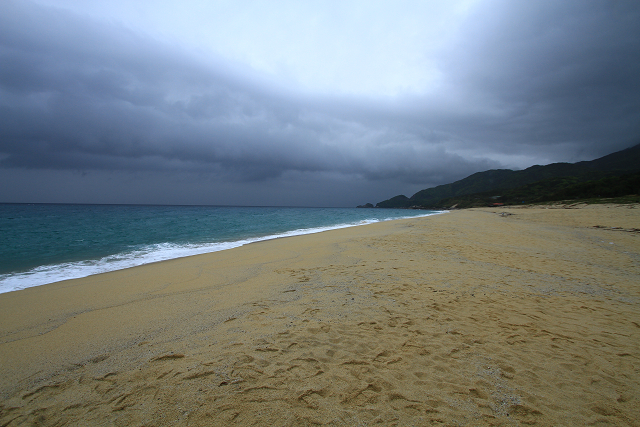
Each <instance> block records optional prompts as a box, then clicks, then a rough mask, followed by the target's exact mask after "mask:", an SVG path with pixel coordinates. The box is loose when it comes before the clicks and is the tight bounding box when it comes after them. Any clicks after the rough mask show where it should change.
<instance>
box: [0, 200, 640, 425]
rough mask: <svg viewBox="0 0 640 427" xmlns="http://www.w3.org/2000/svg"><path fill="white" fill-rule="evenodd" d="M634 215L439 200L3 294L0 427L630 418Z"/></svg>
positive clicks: (636, 365)
mask: <svg viewBox="0 0 640 427" xmlns="http://www.w3.org/2000/svg"><path fill="white" fill-rule="evenodd" d="M576 207H579V206H576ZM494 211H495V212H494ZM500 212H510V213H512V214H513V215H509V216H501V215H499V213H500ZM594 226H600V227H601V228H596V227H594ZM611 227H619V228H618V229H614V228H611ZM634 229H640V207H638V206H631V207H624V206H623V207H620V206H589V207H583V208H582V209H533V208H531V209H500V210H492V209H477V210H464V211H454V212H451V213H448V214H443V215H438V216H435V217H429V218H422V219H411V220H399V221H392V222H386V223H378V224H373V225H367V226H362V227H354V228H349V229H342V230H335V231H329V232H324V233H320V234H316V235H308V236H299V237H294V238H287V239H278V240H273V241H268V242H261V243H256V244H251V245H248V246H245V247H242V248H237V249H233V250H229V251H224V252H218V253H213V254H207V255H201V256H194V257H189V258H183V259H179V260H173V261H168V262H162V263H158V264H153V265H148V266H142V267H137V268H132V269H128V270H123V271H118V272H113V273H108V274H102V275H98V276H93V277H89V278H85V279H78V280H72V281H67V282H60V283H57V284H52V285H46V286H42V287H38V288H31V289H26V290H23V291H18V292H12V293H8V294H2V295H0V313H1V314H0V316H1V318H0V336H1V339H0V363H1V366H2V370H1V374H0V426H17V425H43V426H54V425H56V426H59V425H82V426H85V425H86V426H101V425H105V426H111V425H115V426H143V425H144V426H174V425H175V426H187V425H189V426H199V425H259V426H280V425H292V426H293V425H315V424H327V425H336V426H341V425H344V426H358V425H374V424H379V425H451V426H453V425H469V426H476V425H504V426H519V425H549V426H552V425H553V426H555V425H566V426H577V425H623V426H626V425H629V426H638V425H640V410H639V408H640V304H639V303H640V233H639V232H638V231H637V230H635V231H634Z"/></svg>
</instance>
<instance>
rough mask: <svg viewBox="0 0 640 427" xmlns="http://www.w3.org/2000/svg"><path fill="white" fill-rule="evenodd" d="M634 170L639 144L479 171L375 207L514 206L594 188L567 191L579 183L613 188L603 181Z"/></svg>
mask: <svg viewBox="0 0 640 427" xmlns="http://www.w3.org/2000/svg"><path fill="white" fill-rule="evenodd" d="M634 171H640V144H638V145H636V146H634V147H631V148H627V149H626V150H622V151H618V152H616V153H612V154H609V155H607V156H604V157H601V158H599V159H595V160H591V161H586V162H578V163H552V164H550V165H546V166H539V165H535V166H531V167H529V168H527V169H524V170H521V171H513V170H509V169H495V170H488V171H485V172H478V173H475V174H473V175H470V176H468V177H466V178H464V179H461V180H459V181H456V182H453V183H451V184H445V185H439V186H437V187H433V188H428V189H425V190H421V191H418V192H417V193H416V194H414V195H413V196H411V197H406V196H402V195H401V196H395V197H393V198H391V199H388V200H385V201H382V202H380V203H378V204H377V205H376V207H379V208H408V207H414V206H418V207H425V208H442V207H444V205H447V204H448V203H449V204H448V205H447V206H452V205H454V204H456V203H461V204H462V205H468V204H470V203H471V200H472V199H473V198H470V197H464V196H470V195H474V197H475V200H476V202H475V203H485V204H486V203H490V202H491V201H493V202H501V203H507V200H509V202H508V203H513V201H517V199H521V200H519V201H517V203H521V202H522V201H525V200H533V199H536V200H538V199H545V200H547V199H548V198H549V197H559V196H553V195H554V194H558V195H559V194H560V192H562V191H565V192H567V193H566V194H573V193H571V191H578V190H577V188H583V189H586V188H591V189H594V188H596V187H593V186H592V187H589V186H588V185H587V186H586V187H575V189H574V190H571V191H570V190H569V189H571V188H573V187H574V186H579V185H581V184H585V185H586V183H592V184H589V185H595V184H593V183H595V182H601V183H600V184H598V185H601V186H602V185H607V184H606V183H608V184H611V185H613V181H606V179H608V178H611V179H613V178H615V177H619V176H621V175H626V174H629V173H630V172H634ZM603 180H604V181H603ZM584 191H586V190H584ZM593 191H595V189H594V190H593ZM635 191H636V192H637V191H638V190H637V189H636V190H635ZM585 194H586V193H585ZM629 194H631V193H629ZM602 197H606V196H602ZM498 199H500V200H498ZM554 200H557V199H554Z"/></svg>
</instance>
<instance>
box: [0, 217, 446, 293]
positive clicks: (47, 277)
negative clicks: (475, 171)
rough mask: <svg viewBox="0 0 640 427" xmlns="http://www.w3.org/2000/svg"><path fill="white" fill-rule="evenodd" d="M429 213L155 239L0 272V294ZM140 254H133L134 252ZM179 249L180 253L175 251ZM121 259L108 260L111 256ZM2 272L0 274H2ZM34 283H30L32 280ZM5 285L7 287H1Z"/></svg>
mask: <svg viewBox="0 0 640 427" xmlns="http://www.w3.org/2000/svg"><path fill="white" fill-rule="evenodd" d="M433 212H434V213H431V214H424V215H417V216H407V217H404V218H392V219H376V220H375V221H374V220H364V221H361V222H363V223H339V224H334V225H331V226H320V227H310V228H302V229H294V230H289V231H285V232H281V233H275V234H269V235H265V236H257V237H249V238H243V239H238V240H229V241H220V242H212V243H201V244H173V243H159V244H152V245H150V246H154V247H162V246H164V245H170V246H172V247H171V248H169V249H156V250H153V251H151V252H145V251H143V250H135V251H132V252H121V253H115V254H111V255H107V256H104V257H101V258H98V259H86V260H80V261H71V262H64V263H58V264H45V265H40V266H38V267H35V268H32V269H30V270H28V271H19V272H12V273H5V274H0V294H2V293H7V292H15V291H19V290H22V289H28V288H31V287H36V286H43V285H48V284H51V283H56V282H62V281H66V280H74V279H81V278H85V277H89V276H93V275H97V274H104V273H109V272H112V271H119V270H125V269H128V268H134V267H139V266H141V265H147V264H153V263H156V262H164V261H169V260H172V259H179V258H185V257H189V256H196V255H202V254H207V253H213V252H219V251H225V250H230V249H235V248H237V247H241V246H245V245H248V244H252V243H256V242H262V241H268V240H274V239H281V238H285V237H295V236H304V235H308V234H315V233H322V232H325V231H331V230H339V229H342V228H349V227H358V226H361V225H369V224H375V223H377V222H386V221H395V220H396V219H409V218H422V217H427V216H432V215H438V214H441V213H446V211H433ZM138 252H139V253H140V255H137V253H138ZM177 253H182V254H177ZM122 256H125V257H124V259H120V260H116V261H110V260H112V259H113V258H122ZM3 276H4V277H3ZM34 282H35V283H36V284H32V283H34ZM5 289H7V290H5Z"/></svg>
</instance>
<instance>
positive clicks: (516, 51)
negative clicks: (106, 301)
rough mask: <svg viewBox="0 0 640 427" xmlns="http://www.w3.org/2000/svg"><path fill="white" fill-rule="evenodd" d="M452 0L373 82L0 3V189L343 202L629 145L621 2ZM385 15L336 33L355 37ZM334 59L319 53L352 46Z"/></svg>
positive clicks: (2, 196)
mask: <svg viewBox="0 0 640 427" xmlns="http://www.w3.org/2000/svg"><path fill="white" fill-rule="evenodd" d="M465 4H466V3H465ZM383 6H384V7H383ZM466 6H467V8H466V9H465V10H464V13H460V12H456V13H455V14H454V13H453V12H451V11H447V13H444V12H442V13H441V14H440V15H439V16H447V17H448V16H454V15H455V17H456V20H455V25H453V24H452V25H451V28H448V30H447V31H445V33H446V37H444V36H443V37H441V38H439V39H438V42H437V43H431V44H428V43H427V44H425V43H422V44H416V45H415V46H412V45H410V46H405V47H404V49H405V50H407V51H411V49H410V48H411V47H415V51H413V54H415V55H416V56H418V57H421V58H422V59H420V61H419V67H418V66H417V67H415V68H416V69H420V67H423V68H424V76H426V77H425V79H420V78H419V76H418V77H416V79H415V80H412V81H410V82H409V84H408V85H407V87H406V88H404V89H401V90H400V91H396V92H395V93H393V94H389V93H388V89H389V87H390V86H389V85H388V84H387V83H386V82H387V81H391V80H393V79H394V78H396V79H397V76H396V75H395V74H394V72H393V70H394V68H393V67H385V57H384V55H382V56H381V57H380V59H379V63H380V67H381V71H377V72H369V71H368V70H367V68H358V66H354V67H352V68H353V69H351V70H349V71H348V73H347V74H344V76H343V77H344V79H346V80H340V81H347V80H349V79H353V78H354V77H353V76H354V75H355V76H357V75H358V74H357V73H358V72H360V73H362V80H363V81H365V80H366V81H367V83H366V84H363V85H362V86H361V87H359V90H357V91H354V92H353V93H351V92H349V91H348V90H345V88H344V87H343V86H341V85H340V84H337V85H336V87H335V90H331V87H330V86H327V85H325V86H323V87H322V88H314V87H311V86H309V85H305V84H304V81H305V78H308V77H309V76H311V74H309V73H308V72H307V73H305V72H304V70H305V69H308V68H309V66H310V65H309V64H313V63H311V62H309V63H307V68H305V67H303V65H304V63H300V64H298V66H297V67H293V69H294V70H303V71H298V72H297V73H298V74H296V75H293V76H289V77H287V75H286V73H284V74H282V73H280V74H279V73H277V72H274V73H271V72H268V71H265V70H266V69H268V68H269V66H264V67H263V68H264V69H259V68H260V67H257V66H255V65H252V64H251V61H248V63H242V62H240V61H238V60H237V59H235V58H229V56H224V55H223V54H221V53H217V52H215V51H213V50H209V51H203V50H202V49H196V48H194V47H193V46H191V45H187V44H186V42H185V43H181V42H180V41H179V40H178V41H173V42H171V41H168V40H167V39H166V38H161V37H155V36H154V35H153V34H151V33H150V32H149V31H143V30H141V29H139V28H136V27H135V26H134V25H131V24H130V23H129V24H125V23H123V22H119V21H118V20H115V19H110V20H101V19H97V18H95V17H93V16H91V14H89V13H87V12H86V11H73V10H69V9H66V8H64V7H54V6H50V5H43V4H40V3H29V2H27V1H20V2H17V1H16V2H13V1H6V2H3V3H2V4H1V5H0V63H1V64H2V67H0V178H2V179H3V181H4V182H7V183H10V185H8V186H5V187H4V188H3V189H2V190H0V201H5V202H10V201H18V202H26V201H28V202H38V201H44V202H55V201H60V202H109V203H118V202H123V203H135V202H140V203H202V204H209V203H214V204H254V205H265V204H278V205H283V204H285V205H333V206H336V205H346V206H350V205H355V204H359V203H364V202H367V201H371V202H376V201H380V200H382V199H385V198H388V197H390V196H393V195H396V194H398V193H406V194H408V195H410V194H412V193H413V192H415V191H417V190H419V189H422V188H425V187H428V186H431V185H437V184H441V183H446V182H451V181H453V180H455V179H460V178H462V177H464V176H467V175H469V174H471V173H473V172H476V171H479V170H484V169H488V168H497V167H511V168H513V167H526V166H529V165H532V164H535V163H549V162H553V161H578V160H584V159H591V158H595V157H599V156H601V155H604V154H607V153H609V152H612V151H616V150H618V149H622V148H626V147H628V146H631V145H634V144H635V143H638V142H640V81H639V80H638V78H637V76H638V75H640V26H638V25H637V23H638V22H640V6H636V5H635V4H634V3H631V2H628V3H625V2H617V3H613V2H604V1H603V2H598V1H575V2H572V1H566V2H560V3H559V2H544V1H543V2H511V1H479V2H476V3H474V4H472V5H466ZM376 7H377V8H378V9H379V10H378V9H375V8H374V11H373V12H371V11H369V12H368V14H369V15H371V16H369V15H368V16H369V18H371V19H373V18H372V16H374V15H375V16H377V17H378V19H379V21H380V22H384V19H383V17H384V16H385V15H384V10H385V7H386V5H385V4H384V3H379V4H376ZM388 7H390V8H392V7H393V5H391V4H389V5H388ZM348 12H349V13H353V8H352V9H349V10H348ZM374 12H375V14H374ZM408 13H409V12H408ZM372 14H374V15H372ZM300 16H304V11H298V14H297V15H296V18H299V17H300ZM327 16H329V15H327ZM402 16H404V17H405V18H406V17H407V16H411V15H410V13H409V14H405V15H401V16H399V17H398V16H396V17H395V19H398V21H399V22H405V21H406V19H408V18H406V19H405V21H402V19H401V18H402ZM349 18H350V16H346V17H341V19H343V20H345V19H346V20H347V21H348V22H349V23H351V24H353V23H355V24H357V25H361V26H362V30H363V32H364V33H365V35H367V34H369V33H372V31H374V30H372V29H371V28H370V27H368V26H367V25H366V24H367V22H362V20H357V19H351V20H350V19H349ZM323 19H324V21H322V23H323V24H326V23H327V22H329V21H327V19H328V18H326V17H324V18H323ZM336 19H337V18H336ZM371 19H369V20H368V21H369V22H371ZM374 22H376V21H374ZM433 22H440V21H437V20H434V21H433ZM447 22H449V21H447ZM452 22H453V21H452ZM441 24H442V23H441ZM300 25H301V24H300V22H297V23H296V26H295V27H296V28H299V27H300ZM345 27H346V25H345V24H344V23H343V24H342V27H340V28H345ZM365 28H367V30H366V31H364V29H365ZM388 28H389V26H387V27H383V28H381V29H380V30H379V34H378V33H376V34H378V37H373V36H369V41H367V40H366V39H362V40H351V42H350V44H349V43H347V44H348V45H349V46H351V51H353V50H354V49H355V48H356V46H358V47H359V48H360V49H363V50H368V51H374V52H375V51H376V49H378V46H379V43H381V40H384V39H385V37H384V36H385V34H386V33H385V31H387V32H388V31H389V30H388ZM330 30H331V29H329V30H326V29H325V28H324V27H322V28H321V29H316V31H318V33H317V34H315V39H314V40H316V39H317V38H318V37H320V36H321V35H322V34H324V33H323V32H322V31H330ZM358 30H359V28H352V27H350V28H349V31H350V32H352V33H354V34H356V33H358ZM291 36H293V35H291ZM245 37H247V36H246V35H245ZM254 37H258V35H254ZM332 40H333V39H332ZM276 41H278V40H276ZM409 41H410V40H409ZM356 42H357V43H356ZM396 42H397V41H396ZM427 45H428V50H425V49H427V47H426V46H427ZM314 46H315V45H314ZM287 47H288V48H289V49H292V47H291V46H283V50H284V51H286V50H287V49H286V48H287ZM387 49H388V47H384V48H380V51H381V52H382V53H384V52H386V51H387ZM420 49H423V50H422V51H421V50H420ZM322 53H326V52H322ZM309 54H310V55H313V52H309ZM247 55H249V54H247ZM274 55H275V54H274ZM403 55H404V56H402V58H405V59H406V58H407V55H408V54H407V53H404V54H403ZM420 55H422V56H420ZM240 56H241V55H238V57H240ZM249 56H250V55H249ZM345 56H346V57H348V56H349V51H347V52H341V53H340V54H339V55H337V56H336V57H335V58H330V57H329V58H327V63H331V61H336V60H337V61H342V62H344V63H346V64H350V63H352V62H353V61H354V60H356V59H357V57H356V58H355V59H353V58H348V60H347V59H345ZM255 58H256V57H255V55H254V62H255V61H256V60H255ZM265 58H268V56H265ZM367 58H369V59H367V60H366V61H365V62H366V65H368V66H370V63H371V59H370V58H371V55H367ZM356 62H357V61H356ZM271 68H273V67H271ZM336 69H337V68H336V66H335V64H334V65H331V66H329V67H328V71H327V74H326V75H324V80H325V81H327V82H330V81H331V80H332V79H335V78H340V77H341V75H340V74H339V73H338V74H336V73H337V72H336V71H335V70H336ZM317 73H321V70H319V71H317ZM412 73H413V74H415V70H412ZM387 78H388V80H387ZM376 80H379V81H380V82H381V83H380V86H381V87H382V88H383V90H381V91H376V90H375V84H374V83H375V81H376ZM372 82H373V83H372ZM425 82H426V83H425ZM323 84H324V83H323ZM44 182H46V184H43V183H44ZM44 187H47V188H48V190H47V191H43V188H44Z"/></svg>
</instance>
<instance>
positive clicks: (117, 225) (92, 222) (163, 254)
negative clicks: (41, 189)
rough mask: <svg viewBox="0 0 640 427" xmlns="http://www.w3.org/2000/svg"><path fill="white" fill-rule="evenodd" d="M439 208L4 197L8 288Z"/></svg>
mask: <svg viewBox="0 0 640 427" xmlns="http://www.w3.org/2000/svg"><path fill="white" fill-rule="evenodd" d="M434 213H436V212H434V211H408V210H401V209H397V210H396V209H355V208H277V207H217V206H136V205H56V204H0V293H2V292H10V291H14V290H18V289H24V288H28V287H32V286H39V285H43V284H47V283H53V282H57V281H60V280H66V279H74V278H78V277H85V276H89V275H92V274H98V273H103V272H107V271H113V270H120V269H123V268H128V267H134V266H137V265H141V264H147V263H150V262H156V261H162V260H167V259H172V258H179V257H183V256H189V255H196V254H201V253H206V252H214V251H219V250H225V249H231V248H234V247H238V246H242V245H244V244H247V243H251V242H256V241H260V240H266V239H272V238H278V237H286V236H294V235H299V234H309V233H315V232H320V231H325V230H330V229H335V228H343V227H350V226H357V225H364V224H370V223H373V222H378V221H386V220H392V219H400V218H408V217H417V216H425V215H431V214H434Z"/></svg>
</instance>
